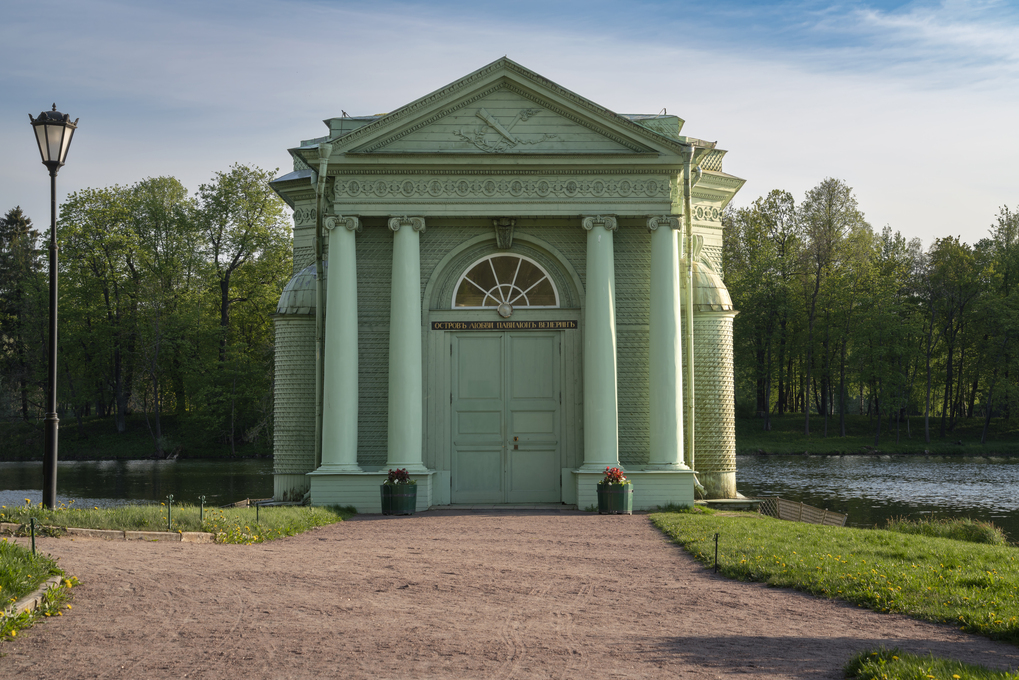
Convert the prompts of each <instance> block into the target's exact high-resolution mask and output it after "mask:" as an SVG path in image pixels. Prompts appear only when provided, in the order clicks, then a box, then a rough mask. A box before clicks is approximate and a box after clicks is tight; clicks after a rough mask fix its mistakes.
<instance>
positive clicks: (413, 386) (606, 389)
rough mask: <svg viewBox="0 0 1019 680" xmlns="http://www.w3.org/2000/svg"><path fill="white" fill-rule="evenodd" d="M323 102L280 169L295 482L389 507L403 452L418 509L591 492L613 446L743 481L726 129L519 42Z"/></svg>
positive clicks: (343, 500) (711, 486) (681, 475)
mask: <svg viewBox="0 0 1019 680" xmlns="http://www.w3.org/2000/svg"><path fill="white" fill-rule="evenodd" d="M325 123H326V125H327V126H328V128H329V130H328V133H327V134H326V135H325V136H323V137H320V138H317V139H311V140H307V141H304V142H302V143H301V145H300V146H299V147H297V148H294V149H291V150H290V153H291V155H292V156H293V159H294V171H293V172H291V173H288V174H286V175H284V176H282V177H280V178H279V179H277V180H275V181H274V182H273V186H274V187H275V189H276V191H278V192H279V194H280V195H281V196H282V197H283V198H284V199H285V200H286V201H287V203H289V204H290V206H291V207H292V208H293V209H294V271H295V275H294V278H293V279H292V280H291V281H290V282H289V284H288V285H287V287H286V289H285V291H284V293H283V296H282V297H281V299H280V303H279V309H278V314H277V315H276V317H275V323H276V392H275V400H276V401H275V403H276V406H275V412H276V416H275V464H274V473H275V495H276V498H277V499H279V500H298V499H301V498H303V497H305V496H306V494H309V493H310V498H311V502H312V503H314V504H333V503H335V504H340V505H354V506H356V507H357V508H358V509H359V510H360V511H362V512H378V511H379V508H380V497H379V485H380V483H381V482H382V480H383V479H384V477H385V474H386V472H387V470H388V469H390V468H396V467H405V468H408V469H409V470H410V471H411V472H412V473H413V477H414V478H415V479H417V481H418V508H419V509H425V508H427V507H429V506H433V505H444V504H450V503H453V504H461V503H472V504H473V503H557V502H562V503H567V504H577V505H578V506H579V507H581V508H585V507H587V506H590V505H593V504H594V503H595V483H596V482H597V481H598V479H600V477H601V473H602V471H603V470H604V468H605V467H606V466H607V465H611V466H615V465H620V466H622V467H623V468H624V469H625V470H626V472H627V475H628V476H629V477H630V478H631V479H632V480H633V482H634V488H635V492H634V506H635V508H650V507H654V506H657V505H661V504H665V503H670V502H674V503H692V502H693V500H694V493H695V485H696V480H697V479H699V480H700V483H702V484H703V485H704V486H705V487H706V492H707V494H708V496H709V497H716V498H727V497H734V496H735V472H736V469H735V431H734V419H733V376H732V319H733V317H734V316H735V314H736V312H735V311H734V310H733V309H732V302H731V300H730V299H729V296H728V293H727V292H726V290H725V287H724V285H723V284H722V281H721V278H720V276H719V274H718V272H720V264H721V246H722V223H721V214H722V210H723V208H724V207H725V206H726V204H727V203H728V202H729V201H730V200H731V199H732V197H733V196H734V195H735V193H736V191H738V190H739V188H740V187H741V186H742V184H743V180H741V179H738V178H736V177H733V176H731V175H727V174H725V173H724V172H723V171H722V158H723V156H724V155H725V152H724V151H721V150H719V149H717V148H716V147H715V145H714V144H713V143H708V142H703V141H701V140H698V139H693V138H689V137H685V136H683V135H681V134H680V132H681V128H682V126H683V121H682V120H681V119H679V118H677V117H676V116H671V115H665V114H661V115H623V114H617V113H613V112H612V111H609V110H607V109H605V108H604V107H602V106H599V105H598V104H595V103H594V102H592V101H589V100H587V99H585V98H583V97H581V96H579V95H577V94H574V93H573V92H570V91H569V90H567V89H565V88H563V87H560V86H559V85H557V84H555V83H553V82H551V81H549V80H547V79H545V78H543V77H541V76H540V75H538V74H537V73H534V72H533V71H530V70H528V69H526V68H524V67H522V66H520V65H519V64H516V63H514V62H513V61H510V60H509V59H505V58H504V59H499V60H498V61H495V62H493V63H491V64H489V65H487V66H485V67H484V68H482V69H480V70H478V71H475V72H474V73H471V74H470V75H467V76H465V77H464V78H462V79H460V80H458V81H456V82H454V83H451V84H450V85H448V86H446V87H444V88H442V89H440V90H437V91H435V92H432V93H431V94H428V95H425V96H424V97H422V98H420V99H418V100H416V101H413V102H411V103H410V104H407V105H406V106H403V107H401V108H399V109H397V110H396V111H393V112H391V113H388V114H385V115H376V116H365V117H347V116H344V117H341V118H332V119H329V120H327V121H325ZM317 233H321V238H317V237H316V234H317ZM317 241H318V243H319V246H320V247H319V248H318V249H317V248H316V242H317ZM691 250H692V252H693V253H694V258H693V260H694V261H693V263H692V265H691V266H689V267H688V263H687V261H686V260H685V259H684V257H683V254H684V253H686V252H689V251H691ZM317 252H319V253H321V256H320V257H319V258H318V259H319V260H320V261H321V265H317V264H316V261H317V256H316V253H317ZM319 267H320V269H321V271H322V274H323V276H321V277H319V276H317V274H316V272H317V271H319V269H318V268H319ZM318 281H322V284H321V290H320V291H317V290H316V288H317V284H318ZM688 281H693V286H692V288H690V287H689V286H688V285H687V282H688ZM691 290H692V293H693V294H692V299H693V306H692V308H691V307H690V305H688V304H687V301H688V300H689V299H690V297H691V295H690V293H691ZM319 296H321V298H322V299H323V303H322V304H321V307H322V308H323V311H324V314H316V310H317V308H318V307H319V305H318V304H317V302H318V298H319ZM681 300H682V302H681ZM691 309H692V312H693V314H692V317H691V316H690V314H689V312H690V311H691ZM691 318H692V321H693V323H692V324H691V323H690V321H691ZM317 324H320V325H317ZM319 328H320V329H321V330H320V331H319V330H317V329H319ZM691 331H692V333H691ZM317 337H321V342H319V341H317V340H316V338H317ZM691 340H692V343H691ZM691 344H692V345H693V355H694V361H693V363H694V365H693V371H691V370H690V366H689V365H688V363H686V356H687V354H688V352H687V350H689V348H690V346H691ZM317 347H321V362H318V361H317V358H316V354H317V352H316V348H317ZM691 378H693V385H694V389H693V390H691V389H690V384H691ZM684 388H685V389H684ZM691 392H692V393H693V402H694V403H693V412H692V413H691V412H690V408H689V406H690V404H689V402H690V396H691ZM319 411H320V412H321V414H322V415H321V420H319V419H318V418H317V417H316V413H317V412H319ZM691 420H692V421H693V426H692V427H691ZM691 435H695V436H691ZM319 441H320V445H319V444H318V443H317V442H319ZM691 468H693V469H691ZM694 470H696V474H695V472H694Z"/></svg>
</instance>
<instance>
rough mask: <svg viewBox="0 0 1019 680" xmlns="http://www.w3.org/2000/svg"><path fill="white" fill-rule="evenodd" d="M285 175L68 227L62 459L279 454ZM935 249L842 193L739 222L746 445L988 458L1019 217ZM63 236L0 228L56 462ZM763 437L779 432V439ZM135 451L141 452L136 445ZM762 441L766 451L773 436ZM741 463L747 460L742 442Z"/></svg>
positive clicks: (239, 178)
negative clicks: (864, 440)
mask: <svg viewBox="0 0 1019 680" xmlns="http://www.w3.org/2000/svg"><path fill="white" fill-rule="evenodd" d="M271 177H272V173H269V172H266V171H263V170H261V169H259V168H257V167H249V166H244V165H234V166H232V167H231V168H229V169H228V170H226V171H224V172H217V173H214V174H213V176H212V178H211V179H210V181H209V182H208V183H207V184H203V185H201V186H200V187H199V188H198V190H197V191H196V192H195V193H194V194H193V195H189V193H188V191H187V190H186V189H185V188H184V186H183V185H181V183H180V182H179V181H177V180H176V179H174V178H172V177H156V178H149V179H144V180H141V181H139V182H137V183H135V184H132V185H130V186H113V187H106V188H99V189H85V190H82V191H78V192H75V193H72V194H70V195H69V196H67V198H66V199H65V200H64V202H63V203H62V205H61V206H60V209H59V218H58V222H57V237H58V245H59V253H60V269H59V272H60V281H59V290H60V315H59V324H60V330H59V334H58V337H59V354H58V380H59V386H58V395H59V409H60V418H61V445H60V446H61V452H62V453H61V458H62V459H66V458H76V457H84V458H101V457H143V456H154V457H157V458H165V457H175V456H178V455H182V456H190V457H194V456H234V455H269V454H270V453H271V451H272V408H273V402H272V384H273V325H272V314H273V313H274V312H275V307H276V303H277V301H278V299H279V296H280V293H281V291H282V289H283V286H284V285H285V284H286V282H287V281H288V280H289V278H290V276H291V274H292V271H293V265H292V250H291V226H290V213H289V210H288V209H287V207H286V205H285V204H284V203H283V201H281V200H280V199H279V197H278V196H276V195H275V193H274V192H273V191H272V189H271V188H270V187H269V184H268V182H269V180H270V179H271ZM986 222H987V223H986V224H984V225H981V224H967V225H960V227H959V233H958V234H953V235H944V236H942V237H940V238H935V239H934V240H933V242H932V243H930V244H929V245H927V246H926V247H925V246H924V244H922V243H921V242H920V241H919V240H918V239H912V240H907V239H906V238H904V237H903V236H902V235H901V234H900V233H899V232H897V231H895V230H893V229H892V228H891V227H889V226H885V227H882V228H881V229H875V228H874V227H873V226H872V225H871V224H869V223H868V222H867V220H866V217H865V214H864V211H863V208H862V207H861V206H860V205H858V203H857V200H856V198H855V196H854V192H853V190H852V188H851V187H850V186H848V185H847V184H846V183H845V182H843V181H840V180H836V179H830V178H829V179H825V180H823V181H822V182H820V183H819V184H818V185H817V186H816V187H814V188H813V189H811V190H809V191H808V192H807V193H806V194H805V195H804V196H803V198H802V199H801V200H799V201H797V200H796V199H795V198H794V197H793V196H792V195H791V194H790V193H789V192H786V191H779V190H776V191H772V192H770V193H769V194H768V195H766V196H761V197H759V198H757V199H756V200H755V201H753V202H752V203H751V204H750V205H749V206H747V207H742V208H730V209H728V210H727V211H726V213H725V216H724V227H725V231H724V238H725V241H724V248H723V271H724V280H725V283H726V285H727V287H728V288H729V292H730V295H731V296H732V299H733V303H734V305H735V307H736V309H737V310H739V314H738V316H737V317H736V320H735V325H734V361H735V377H736V411H737V416H738V418H739V419H740V422H741V423H742V431H744V432H745V431H747V428H748V427H750V428H752V429H754V430H759V431H761V432H762V433H767V432H768V431H770V430H771V429H772V428H773V427H774V426H775V423H777V422H782V423H784V425H785V430H787V431H788V430H789V429H790V428H789V424H790V422H792V421H794V420H795V422H796V426H795V427H796V429H797V430H798V431H799V432H800V433H802V435H804V436H805V435H807V434H809V435H810V437H811V438H817V437H830V438H838V437H842V436H844V435H845V434H847V430H849V429H852V427H850V426H849V425H847V423H850V424H852V423H859V422H861V421H862V420H865V422H866V427H867V429H868V436H871V435H872V436H873V441H874V446H875V447H876V446H878V445H879V444H880V443H881V442H882V441H887V439H888V438H890V437H894V438H895V439H896V440H898V439H900V438H903V437H905V438H908V439H910V440H913V441H915V442H917V444H918V446H917V449H918V450H922V449H923V446H924V445H925V444H929V443H930V442H931V441H932V440H938V439H945V438H951V437H954V436H955V432H956V431H957V429H959V428H960V424H963V423H964V424H965V426H966V427H967V428H968V429H969V430H970V431H971V432H976V434H975V435H974V437H979V439H980V441H985V440H986V439H987V438H988V435H989V434H993V433H994V432H995V431H996V429H997V430H998V431H1002V430H1008V429H1011V425H1010V423H1011V420H1012V416H1013V411H1014V410H1015V409H1016V408H1017V407H1019V404H1017V403H1016V399H1017V396H1019V390H1017V388H1019V364H1017V362H1019V351H1017V348H1016V344H1017V343H1016V340H1017V336H1019V214H1017V212H1014V211H1012V210H1010V209H1009V208H1007V207H1002V208H1000V210H999V212H998V214H997V215H990V216H988V217H987V220H986ZM48 241H49V236H48V225H47V224H45V222H44V221H42V220H39V219H38V216H37V218H36V221H35V222H33V221H32V219H30V218H29V216H26V215H24V214H23V213H22V211H21V210H20V208H13V209H10V210H9V211H7V212H6V214H5V215H4V216H3V218H2V219H0V415H2V422H0V427H2V428H3V432H4V436H2V437H0V441H3V442H4V443H3V444H0V459H3V458H7V459H10V458H39V457H41V455H42V439H43V438H42V418H43V415H44V413H43V411H44V404H45V387H46V366H47V357H46V341H47V334H48V290H49V279H48V269H47V257H48ZM765 436H766V435H765ZM118 441H125V442H127V441H130V442H131V444H130V446H128V445H125V446H120V445H119V444H118V443H117V442H118ZM755 441H761V440H760V437H757V439H756V440H755ZM737 446H738V447H739V446H740V442H737Z"/></svg>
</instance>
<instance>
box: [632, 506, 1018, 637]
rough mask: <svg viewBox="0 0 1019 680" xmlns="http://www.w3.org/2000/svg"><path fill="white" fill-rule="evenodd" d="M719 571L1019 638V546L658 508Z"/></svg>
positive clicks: (668, 529) (657, 519)
mask: <svg viewBox="0 0 1019 680" xmlns="http://www.w3.org/2000/svg"><path fill="white" fill-rule="evenodd" d="M651 521H652V522H654V524H655V526H657V527H658V528H659V529H661V530H662V531H663V532H665V533H666V534H667V535H668V536H670V537H671V538H672V539H673V540H675V541H676V542H677V543H679V544H681V545H683V546H684V547H685V548H686V549H687V550H688V551H690V553H691V554H693V556H694V557H695V558H697V559H698V560H700V561H701V562H703V563H704V564H707V565H710V564H711V563H712V561H713V557H714V535H715V533H716V532H717V533H718V534H719V535H720V536H719V544H718V547H719V549H718V559H719V571H720V572H721V573H723V574H724V575H726V576H729V577H731V578H735V579H739V580H744V581H760V582H764V583H767V584H769V585H773V586H778V587H783V588H795V589H796V590H801V591H804V592H808V593H811V594H813V595H817V596H820V597H826V598H833V599H840V600H845V601H847V602H852V603H855V604H857V605H859V606H861V607H867V608H869V609H873V610H875V611H879V612H898V613H901V614H905V615H907V616H912V617H915V618H918V619H922V620H926V621H937V622H944V623H951V624H953V625H956V626H958V627H959V628H960V629H961V630H965V631H969V632H973V633H980V634H981V635H986V636H987V637H990V638H993V639H1000V640H1007V641H1009V642H1012V643H1019V601H1017V599H1016V593H1017V588H1016V585H1017V584H1019V549H1017V548H1015V547H1012V546H1002V545H982V544H978V543H967V542H962V541H955V540H951V539H947V538H938V537H930V536H922V535H910V534H902V533H897V532H893V531H885V530H882V529H851V528H842V527H827V526H820V525H814V524H803V523H800V522H785V521H782V520H777V519H772V518H770V517H763V516H760V515H755V514H751V513H744V514H741V515H740V516H736V517H733V516H723V515H720V514H714V515H704V514H694V513H657V514H653V515H651Z"/></svg>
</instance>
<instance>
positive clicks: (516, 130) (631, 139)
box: [331, 58, 686, 160]
mask: <svg viewBox="0 0 1019 680" xmlns="http://www.w3.org/2000/svg"><path fill="white" fill-rule="evenodd" d="M331 141H332V143H333V147H334V153H337V152H338V153H340V154H344V155H346V156H348V157H350V156H361V155H378V156H382V155H401V156H403V155H419V154H444V155H488V156H514V155H528V156H533V155H554V156H562V155H566V156H592V155H600V156H605V155H609V156H632V155H635V154H636V155H639V156H647V157H656V158H661V157H671V158H676V157H678V156H681V155H682V154H683V153H684V152H685V149H686V145H685V144H683V143H682V142H681V141H680V140H679V139H670V138H668V137H667V136H665V135H663V134H659V133H656V132H654V131H652V130H648V129H647V128H646V127H642V126H640V125H637V124H636V123H634V122H632V121H631V120H629V119H627V118H625V117H623V116H619V115H617V114H615V113H613V112H611V111H609V110H607V109H605V108H604V107H601V106H599V105H597V104H595V103H594V102H592V101H590V100H587V99H585V98H583V97H580V96H579V95H576V94H574V93H573V92H570V91H569V90H566V89H565V88H562V87H560V86H558V85H556V84H555V83H552V82H551V81H549V80H547V79H545V78H542V77H541V76H539V75H538V74H536V73H534V72H533V71H529V70H528V69H526V68H524V67H522V66H520V65H519V64H516V63H514V62H513V61H510V60H509V59H506V58H503V59H499V60H497V61H495V62H493V63H491V64H489V65H488V66H486V67H484V68H482V69H480V70H478V71H475V72H474V73H472V74H470V75H468V76H465V77H464V78H462V79H461V80H459V81H457V82H455V83H452V84H450V85H448V86H446V87H444V88H442V89H440V90H437V91H435V92H433V93H431V94H429V95H426V96H425V97H422V98H421V99H418V100H417V101H414V102H411V103H410V104H407V105H406V106H403V107H401V108H400V109H397V110H396V111H393V112H392V113H390V114H388V115H386V116H383V117H381V118H379V119H378V120H377V121H375V122H372V123H371V124H369V125H366V126H364V127H362V128H359V129H357V130H354V131H353V132H350V133H348V134H344V135H342V136H341V137H339V138H338V139H335V140H331ZM663 160H664V158H663Z"/></svg>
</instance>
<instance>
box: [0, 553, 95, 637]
mask: <svg viewBox="0 0 1019 680" xmlns="http://www.w3.org/2000/svg"><path fill="white" fill-rule="evenodd" d="M63 575H64V572H63V570H61V569H60V568H59V567H58V566H57V563H56V560H54V559H52V558H50V557H48V556H46V555H41V554H39V553H35V554H33V553H32V551H31V550H29V549H28V548H23V547H21V546H20V545H17V544H15V543H14V542H12V541H8V540H7V539H6V538H0V642H2V641H4V640H9V639H11V638H13V637H16V636H17V634H18V631H20V630H22V629H24V628H28V627H29V626H31V625H32V624H33V623H34V622H35V621H36V620H37V619H38V618H39V617H40V616H53V615H57V616H62V615H63V610H64V608H67V609H70V608H71V605H70V604H68V603H67V600H69V599H70V595H69V593H68V590H69V589H70V588H71V587H72V586H75V585H77V584H78V579H76V578H75V577H73V576H72V577H70V578H69V579H63V580H62V582H61V584H60V585H59V586H57V587H56V588H50V589H49V590H47V591H46V593H45V594H44V596H43V601H42V604H41V606H40V607H39V608H38V609H36V610H35V611H32V612H23V613H21V614H14V613H13V612H12V613H11V615H8V614H7V611H6V610H7V607H9V606H10V605H12V604H14V603H15V602H17V601H18V600H19V599H21V598H22V597H24V596H25V595H28V594H30V593H32V592H33V591H34V590H35V589H36V588H38V587H39V586H40V585H41V584H42V583H43V581H45V580H46V579H48V578H50V577H51V576H63ZM0 656H3V655H2V654H0Z"/></svg>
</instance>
